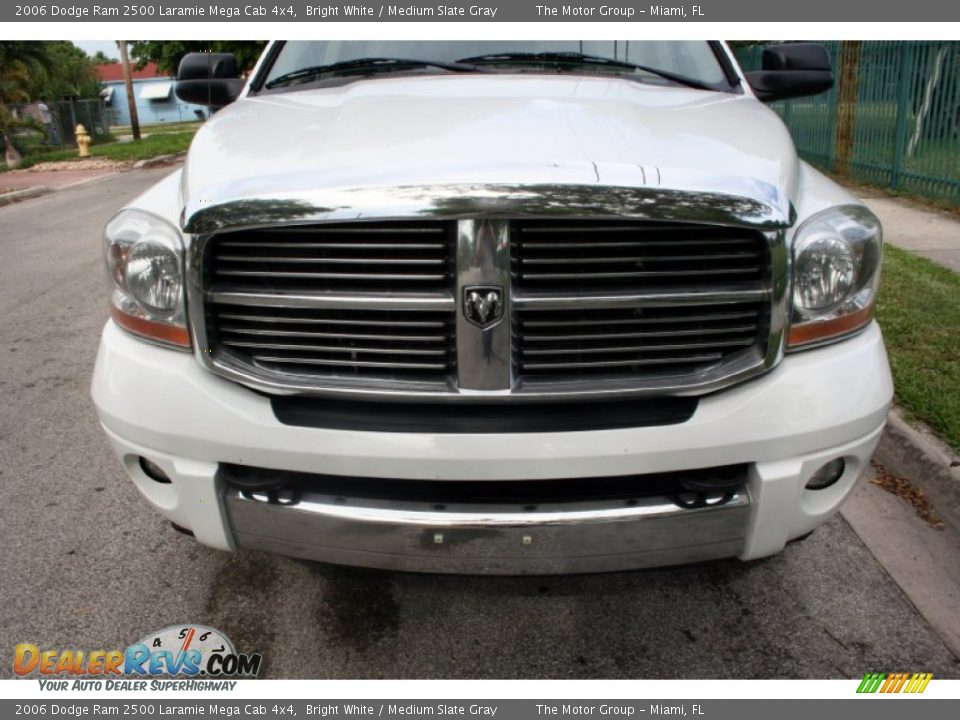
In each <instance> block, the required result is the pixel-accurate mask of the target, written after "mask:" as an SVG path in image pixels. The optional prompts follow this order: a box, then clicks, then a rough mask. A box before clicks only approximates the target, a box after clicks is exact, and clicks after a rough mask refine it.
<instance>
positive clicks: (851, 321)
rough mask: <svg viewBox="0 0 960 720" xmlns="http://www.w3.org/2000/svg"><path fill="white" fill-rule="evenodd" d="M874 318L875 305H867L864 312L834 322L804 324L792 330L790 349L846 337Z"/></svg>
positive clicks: (788, 342) (788, 339) (789, 340)
mask: <svg viewBox="0 0 960 720" xmlns="http://www.w3.org/2000/svg"><path fill="white" fill-rule="evenodd" d="M872 317H873V304H872V303H871V304H870V305H867V307H865V308H863V309H862V310H857V311H856V312H852V313H850V314H849V315H841V316H840V317H838V318H834V319H832V320H821V321H819V322H809V323H803V324H802V325H795V326H793V327H791V328H790V334H789V335H788V336H787V344H788V345H789V346H790V347H798V346H801V345H809V344H811V343H815V342H818V341H820V340H826V339H828V338H835V337H837V336H841V335H846V334H847V333H851V332H853V331H854V330H859V329H860V328H862V327H863V326H864V325H866V324H867V323H869V322H870V319H871V318H872Z"/></svg>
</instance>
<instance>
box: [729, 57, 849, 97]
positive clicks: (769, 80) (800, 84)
mask: <svg viewBox="0 0 960 720" xmlns="http://www.w3.org/2000/svg"><path fill="white" fill-rule="evenodd" d="M762 67H763V70H760V71H757V72H748V73H746V78H747V82H748V83H750V87H751V89H752V90H753V92H754V94H756V96H757V98H758V99H759V100H761V101H763V102H773V101H774V100H786V99H788V98H797V97H806V96H808V95H819V94H820V93H822V92H825V91H827V90H829V89H830V88H832V87H833V68H832V67H831V65H830V53H829V52H827V49H826V48H825V47H824V46H823V45H819V44H817V43H787V44H784V45H768V46H767V47H765V48H764V49H763V65H762Z"/></svg>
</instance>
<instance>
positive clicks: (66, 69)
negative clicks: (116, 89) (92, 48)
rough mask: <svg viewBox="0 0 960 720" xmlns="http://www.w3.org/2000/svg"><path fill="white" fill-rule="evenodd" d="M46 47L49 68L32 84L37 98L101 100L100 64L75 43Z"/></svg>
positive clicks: (61, 42) (62, 42)
mask: <svg viewBox="0 0 960 720" xmlns="http://www.w3.org/2000/svg"><path fill="white" fill-rule="evenodd" d="M44 44H45V45H46V52H47V57H48V58H49V61H50V62H49V65H48V66H47V68H44V69H43V70H42V71H41V72H37V73H34V74H33V75H32V77H31V82H30V87H29V90H30V95H31V97H33V98H38V97H47V98H50V99H51V100H56V99H60V98H66V97H89V98H92V97H97V96H98V95H99V94H100V90H101V89H102V88H101V86H100V80H99V79H98V78H97V71H96V63H94V61H93V60H92V59H91V58H90V57H89V56H88V55H87V54H86V53H85V52H84V51H83V50H81V49H80V48H78V47H77V46H76V45H74V44H73V43H72V42H68V41H65V40H56V41H53V42H48V43H44Z"/></svg>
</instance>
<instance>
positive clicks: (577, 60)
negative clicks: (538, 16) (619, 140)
mask: <svg viewBox="0 0 960 720" xmlns="http://www.w3.org/2000/svg"><path fill="white" fill-rule="evenodd" d="M457 62H458V63H472V64H476V63H504V64H508V63H525V62H530V63H547V64H552V65H556V66H558V67H561V66H564V65H571V66H573V65H595V66H598V67H609V68H621V69H623V70H633V71H639V72H645V73H649V74H650V75H656V76H657V77H661V78H663V79H664V80H669V81H671V82H675V83H677V84H679V85H685V86H687V87H692V88H697V89H698V90H716V88H715V87H713V86H711V85H708V84H707V83H705V82H702V81H700V80H697V79H695V78H691V77H687V76H685V75H677V74H676V73H672V72H669V71H668V70H660V69H659V68H654V67H648V66H646V65H637V64H635V63H631V62H626V61H624V60H614V59H613V58H605V57H600V56H598V55H584V54H583V53H578V52H540V53H533V52H509V53H491V54H489V55H477V56H475V57H466V58H460V59H459V60H457Z"/></svg>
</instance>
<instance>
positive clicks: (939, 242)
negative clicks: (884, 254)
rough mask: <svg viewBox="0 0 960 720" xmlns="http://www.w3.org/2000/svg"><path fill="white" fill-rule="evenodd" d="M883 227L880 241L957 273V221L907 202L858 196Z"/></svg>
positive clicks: (874, 195) (959, 246) (865, 194)
mask: <svg viewBox="0 0 960 720" xmlns="http://www.w3.org/2000/svg"><path fill="white" fill-rule="evenodd" d="M860 198H861V199H862V200H863V201H864V202H865V203H866V204H867V206H868V207H869V208H870V209H871V210H873V212H875V213H876V214H877V217H879V218H880V221H881V222H882V223H883V240H884V242H888V243H890V244H891V245H896V246H897V247H899V248H902V249H904V250H908V251H910V252H912V253H913V254H915V255H921V256H922V257H925V258H928V259H930V260H932V261H933V262H935V263H937V264H938V265H942V266H943V267H945V268H949V269H950V270H953V271H954V272H958V273H960V218H957V217H956V216H954V215H951V214H950V213H946V212H943V211H941V210H935V209H933V208H928V207H924V206H922V205H919V204H917V203H913V202H910V201H909V200H901V199H900V198H895V197H889V196H886V195H882V194H880V193H871V192H862V193H860Z"/></svg>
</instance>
